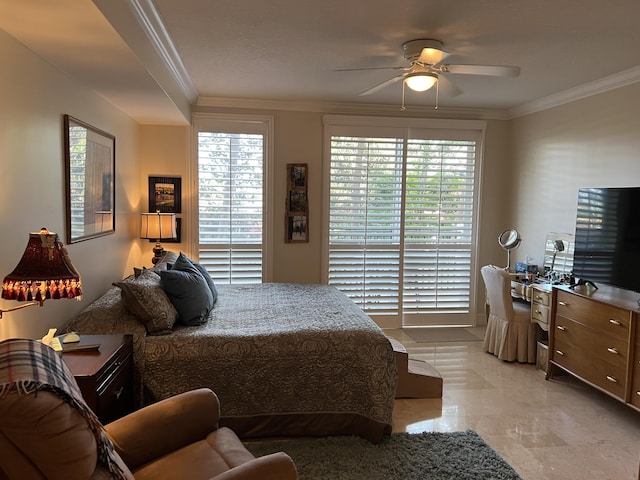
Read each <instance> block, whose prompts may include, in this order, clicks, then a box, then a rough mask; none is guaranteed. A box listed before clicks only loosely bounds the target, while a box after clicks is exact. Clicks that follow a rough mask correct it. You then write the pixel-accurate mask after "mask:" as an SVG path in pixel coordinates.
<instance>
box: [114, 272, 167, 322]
mask: <svg viewBox="0 0 640 480" xmlns="http://www.w3.org/2000/svg"><path fill="white" fill-rule="evenodd" d="M113 284H114V285H115V286H116V287H119V288H120V291H121V293H120V295H121V297H122V303H123V304H124V307H125V308H126V309H127V311H129V313H131V314H133V315H135V316H136V317H137V318H139V319H140V320H141V321H142V323H144V326H145V327H146V328H147V332H148V333H149V335H166V334H168V333H171V329H172V328H173V324H174V323H175V322H176V319H177V318H178V312H177V311H176V309H175V307H174V306H173V303H172V302H171V301H170V299H169V297H168V296H167V294H166V293H165V291H164V289H163V288H162V286H161V284H160V276H159V275H158V274H157V273H155V272H154V271H152V270H143V271H142V272H140V275H139V276H138V277H137V278H136V277H129V278H127V279H125V280H123V281H121V282H114V283H113Z"/></svg>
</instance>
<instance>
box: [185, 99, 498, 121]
mask: <svg viewBox="0 0 640 480" xmlns="http://www.w3.org/2000/svg"><path fill="white" fill-rule="evenodd" d="M203 107H209V108H240V109H256V110H283V111H298V112H315V113H325V114H326V113H339V114H351V115H389V116H405V117H420V118H461V119H474V120H508V119H509V115H508V112H507V111H506V110H498V109H495V110H490V109H474V108H446V107H439V108H438V109H437V110H436V109H435V108H433V107H424V106H414V107H407V108H406V109H405V110H401V108H400V106H399V105H385V104H368V103H346V102H343V103H341V102H321V101H288V100H267V99H250V98H224V97H199V98H198V101H197V103H196V106H195V109H196V110H197V109H201V108H203Z"/></svg>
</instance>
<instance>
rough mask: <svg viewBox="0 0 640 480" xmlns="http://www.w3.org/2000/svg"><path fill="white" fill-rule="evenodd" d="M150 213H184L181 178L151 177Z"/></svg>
mask: <svg viewBox="0 0 640 480" xmlns="http://www.w3.org/2000/svg"><path fill="white" fill-rule="evenodd" d="M149 212H160V213H182V179H181V178H180V177H149Z"/></svg>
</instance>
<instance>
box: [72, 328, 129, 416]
mask: <svg viewBox="0 0 640 480" xmlns="http://www.w3.org/2000/svg"><path fill="white" fill-rule="evenodd" d="M92 344H99V345H100V348H99V349H98V350H95V351H76V352H74V351H70V352H64V351H63V353H62V359H63V360H64V362H65V363H66V364H67V366H68V367H69V369H70V370H71V373H73V376H74V377H75V379H76V381H77V382H78V386H79V387H80V391H81V392H82V396H83V397H84V399H85V401H86V402H87V405H89V407H90V408H91V410H93V412H94V413H95V414H96V415H97V416H98V418H99V419H100V421H101V422H102V423H103V424H107V423H109V422H112V421H113V420H116V419H118V418H120V417H123V416H124V415H126V414H128V413H131V412H132V411H133V410H134V400H133V336H132V335H80V343H79V344H73V345H92ZM63 347H64V344H63Z"/></svg>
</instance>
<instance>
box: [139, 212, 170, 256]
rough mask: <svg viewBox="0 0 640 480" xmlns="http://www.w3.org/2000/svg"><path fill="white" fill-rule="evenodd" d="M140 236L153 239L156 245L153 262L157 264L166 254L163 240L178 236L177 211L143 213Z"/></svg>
mask: <svg viewBox="0 0 640 480" xmlns="http://www.w3.org/2000/svg"><path fill="white" fill-rule="evenodd" d="M140 238H145V239H149V240H153V241H155V242H156V246H155V247H153V258H152V259H151V262H152V263H153V264H154V265H155V264H156V263H158V262H159V261H160V259H161V258H162V255H164V248H163V247H162V245H160V241H161V240H171V239H174V238H177V234H176V214H175V213H160V212H155V213H143V214H142V221H141V225H140Z"/></svg>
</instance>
